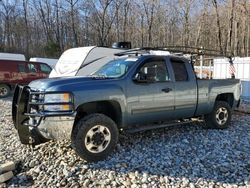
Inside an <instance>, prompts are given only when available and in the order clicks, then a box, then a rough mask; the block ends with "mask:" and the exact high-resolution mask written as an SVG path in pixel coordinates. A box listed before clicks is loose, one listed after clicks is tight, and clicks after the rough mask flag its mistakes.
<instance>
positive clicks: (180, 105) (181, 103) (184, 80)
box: [170, 57, 197, 119]
mask: <svg viewBox="0 0 250 188" xmlns="http://www.w3.org/2000/svg"><path fill="white" fill-rule="evenodd" d="M170 63H171V65H172V68H173V74H174V77H175V118H177V119H179V118H189V117H193V115H194V113H195V109H196V102H197V84H196V79H195V76H194V73H193V71H192V67H191V64H190V63H189V62H187V61H184V60H182V59H181V58H177V57H171V58H170Z"/></svg>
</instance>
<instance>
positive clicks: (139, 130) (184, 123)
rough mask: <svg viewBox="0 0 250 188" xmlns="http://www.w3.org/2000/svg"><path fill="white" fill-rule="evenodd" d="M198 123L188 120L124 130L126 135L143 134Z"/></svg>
mask: <svg viewBox="0 0 250 188" xmlns="http://www.w3.org/2000/svg"><path fill="white" fill-rule="evenodd" d="M194 122H198V120H186V121H175V122H169V123H166V122H165V123H163V124H150V125H144V126H143V125H142V126H138V127H135V128H129V129H126V130H124V132H126V133H136V132H142V131H147V130H152V129H159V128H166V127H173V126H177V125H186V124H190V123H194Z"/></svg>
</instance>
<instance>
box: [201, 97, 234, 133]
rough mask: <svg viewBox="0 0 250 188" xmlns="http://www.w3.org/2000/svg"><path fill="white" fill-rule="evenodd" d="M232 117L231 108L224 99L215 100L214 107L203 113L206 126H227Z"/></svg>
mask: <svg viewBox="0 0 250 188" xmlns="http://www.w3.org/2000/svg"><path fill="white" fill-rule="evenodd" d="M231 117H232V109H231V107H230V106H229V104H228V103H227V102H225V101H216V102H215V105H214V109H213V111H212V112H211V113H210V114H207V115H205V123H206V124H205V126H206V127H207V128H214V129H225V128H227V127H228V125H229V123H230V121H231Z"/></svg>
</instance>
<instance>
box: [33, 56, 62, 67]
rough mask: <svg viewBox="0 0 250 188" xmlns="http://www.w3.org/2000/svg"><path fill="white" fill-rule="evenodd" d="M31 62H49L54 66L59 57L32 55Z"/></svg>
mask: <svg viewBox="0 0 250 188" xmlns="http://www.w3.org/2000/svg"><path fill="white" fill-rule="evenodd" d="M29 61H31V62H42V63H46V64H48V65H49V66H50V67H51V68H54V67H55V66H56V63H57V61H58V59H52V58H41V57H32V58H30V60H29Z"/></svg>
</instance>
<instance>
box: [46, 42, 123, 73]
mask: <svg viewBox="0 0 250 188" xmlns="http://www.w3.org/2000/svg"><path fill="white" fill-rule="evenodd" d="M121 51H123V50H121V49H113V48H105V47H96V46H89V47H80V48H72V49H69V50H66V51H65V52H64V53H63V54H62V55H61V57H60V58H59V60H58V62H57V64H56V66H55V68H54V69H53V70H52V72H51V73H50V75H49V77H50V78H53V77H66V76H87V75H90V74H91V73H93V72H95V71H96V70H98V69H99V68H100V67H102V66H103V65H105V64H106V63H107V62H108V61H110V60H112V59H115V56H114V54H115V53H118V52H121Z"/></svg>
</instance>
